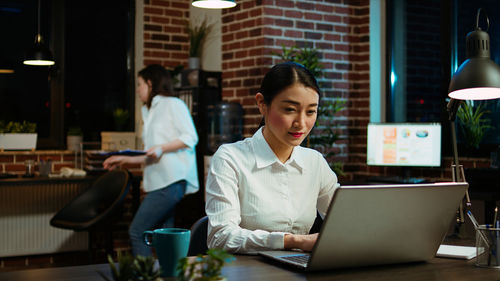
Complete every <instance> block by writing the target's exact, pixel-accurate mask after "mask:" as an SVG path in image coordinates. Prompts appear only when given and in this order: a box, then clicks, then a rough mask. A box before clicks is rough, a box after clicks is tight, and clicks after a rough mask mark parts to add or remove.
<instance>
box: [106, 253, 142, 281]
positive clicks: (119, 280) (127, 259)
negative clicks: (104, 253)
mask: <svg viewBox="0 0 500 281" xmlns="http://www.w3.org/2000/svg"><path fill="white" fill-rule="evenodd" d="M108 263H109V267H110V269H111V274H112V276H113V278H112V279H109V278H108V277H107V276H106V275H104V273H102V272H98V273H99V274H100V275H101V277H102V278H104V280H106V281H113V280H114V281H129V280H133V278H134V269H133V268H132V264H133V263H134V257H132V256H131V255H124V256H121V257H120V258H119V259H118V268H116V266H115V262H114V261H113V258H112V257H111V255H108Z"/></svg>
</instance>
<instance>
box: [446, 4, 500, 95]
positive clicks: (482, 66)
mask: <svg viewBox="0 0 500 281" xmlns="http://www.w3.org/2000/svg"><path fill="white" fill-rule="evenodd" d="M479 12H480V11H478V18H479ZM478 21H479V19H478ZM488 25H489V20H488ZM466 55H467V59H466V60H465V61H464V62H463V63H462V65H460V67H459V68H458V70H457V71H456V72H455V74H453V77H452V78H451V81H450V85H449V88H448V96H449V97H450V98H452V99H458V100H488V99H497V98H500V67H498V65H497V64H496V63H494V62H493V61H492V60H491V59H490V36H489V35H488V33H487V32H485V31H482V30H481V28H479V26H478V23H476V30H474V31H472V32H469V34H467V38H466Z"/></svg>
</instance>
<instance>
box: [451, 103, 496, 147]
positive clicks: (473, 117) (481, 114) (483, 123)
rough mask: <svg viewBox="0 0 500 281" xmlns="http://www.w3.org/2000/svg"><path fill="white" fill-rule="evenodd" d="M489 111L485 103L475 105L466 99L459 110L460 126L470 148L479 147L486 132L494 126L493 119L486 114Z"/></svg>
mask: <svg viewBox="0 0 500 281" xmlns="http://www.w3.org/2000/svg"><path fill="white" fill-rule="evenodd" d="M487 113H489V111H488V110H486V109H485V108H484V104H483V103H478V104H477V105H476V106H474V104H473V101H465V102H464V103H463V104H462V105H461V106H460V107H459V108H458V111H457V118H458V126H459V128H460V132H461V134H462V136H463V138H464V140H465V143H466V146H467V148H468V150H470V149H471V148H472V149H475V150H477V149H479V144H480V143H481V141H482V139H483V138H484V136H485V134H486V132H487V131H488V130H489V129H491V128H493V126H491V125H490V123H491V120H490V119H489V118H487V117H486V116H485V114H487Z"/></svg>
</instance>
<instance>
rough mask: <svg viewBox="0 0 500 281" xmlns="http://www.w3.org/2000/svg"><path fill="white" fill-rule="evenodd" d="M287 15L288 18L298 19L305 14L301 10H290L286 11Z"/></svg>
mask: <svg viewBox="0 0 500 281" xmlns="http://www.w3.org/2000/svg"><path fill="white" fill-rule="evenodd" d="M285 17H287V18H297V19H301V18H303V17H304V14H303V13H302V12H301V11H300V10H299V11H297V10H288V11H285Z"/></svg>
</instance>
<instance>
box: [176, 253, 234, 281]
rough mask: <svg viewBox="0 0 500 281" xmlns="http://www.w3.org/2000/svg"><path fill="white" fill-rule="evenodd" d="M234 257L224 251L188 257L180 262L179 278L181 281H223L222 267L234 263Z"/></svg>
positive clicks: (178, 267) (178, 266)
mask: <svg viewBox="0 0 500 281" xmlns="http://www.w3.org/2000/svg"><path fill="white" fill-rule="evenodd" d="M234 259H235V258H234V256H233V255H231V254H229V253H227V252H226V251H224V250H222V249H209V250H208V251H207V254H206V255H202V254H199V255H198V256H196V257H186V258H183V259H180V260H179V263H178V265H177V270H178V272H179V275H178V276H177V277H178V278H179V280H181V281H221V280H226V278H225V277H224V276H222V272H221V271H222V267H223V266H224V264H225V263H228V262H231V261H233V260H234Z"/></svg>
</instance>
